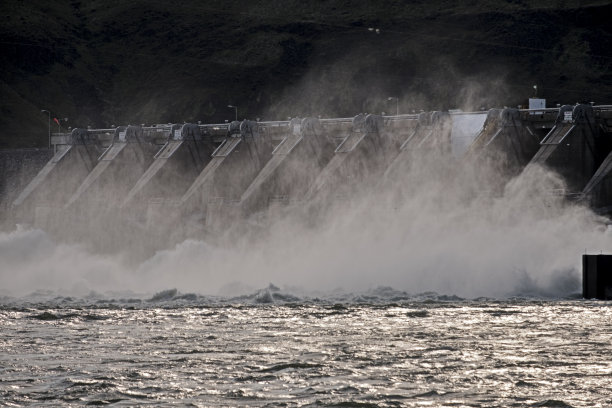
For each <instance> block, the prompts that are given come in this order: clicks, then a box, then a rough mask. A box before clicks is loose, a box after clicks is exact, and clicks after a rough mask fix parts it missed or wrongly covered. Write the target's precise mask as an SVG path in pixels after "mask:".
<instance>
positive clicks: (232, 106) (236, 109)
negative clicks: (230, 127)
mask: <svg viewBox="0 0 612 408" xmlns="http://www.w3.org/2000/svg"><path fill="white" fill-rule="evenodd" d="M227 107H228V108H234V110H235V111H236V121H238V107H237V106H234V105H227Z"/></svg>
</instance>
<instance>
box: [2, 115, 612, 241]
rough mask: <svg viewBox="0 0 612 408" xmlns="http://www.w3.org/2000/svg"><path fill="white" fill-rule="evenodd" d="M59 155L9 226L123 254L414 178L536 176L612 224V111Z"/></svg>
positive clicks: (211, 139)
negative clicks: (552, 179) (554, 179)
mask: <svg viewBox="0 0 612 408" xmlns="http://www.w3.org/2000/svg"><path fill="white" fill-rule="evenodd" d="M53 144H54V152H55V153H54V155H53V157H52V158H51V159H50V160H49V161H48V162H47V163H46V164H45V165H44V167H42V168H41V169H40V170H39V172H38V173H37V174H36V176H35V177H33V178H32V179H31V180H30V181H29V182H28V183H26V184H25V185H23V186H22V188H21V189H20V190H19V191H16V192H15V193H14V195H13V196H12V197H10V203H8V204H7V205H6V207H7V208H8V210H7V211H6V216H5V218H6V219H5V222H7V223H12V224H13V225H14V224H15V223H22V224H28V225H32V226H34V227H38V228H41V229H44V230H46V231H48V232H50V233H55V234H58V235H59V236H63V237H66V238H67V239H70V240H76V241H83V242H91V243H93V244H94V245H95V246H97V247H98V248H100V249H102V250H103V251H111V252H112V251H117V250H119V249H121V247H122V246H123V245H125V243H126V242H129V243H130V245H135V244H136V243H137V244H138V245H141V246H142V247H143V250H145V249H144V248H148V249H149V250H150V249H151V248H153V249H155V248H156V249H159V248H164V247H165V246H168V245H172V244H174V243H177V242H181V240H184V239H187V238H201V237H209V238H212V239H216V238H215V237H219V236H223V235H224V234H226V233H227V231H230V230H234V231H241V232H239V234H241V233H244V231H246V228H247V227H248V228H250V229H251V230H252V229H253V228H254V229H255V230H258V229H261V228H263V226H265V225H269V224H270V223H272V222H274V221H276V220H278V219H282V218H283V217H287V216H289V215H292V216H294V215H296V214H299V215H298V217H301V218H302V219H308V220H310V219H311V218H312V217H315V218H316V216H317V214H320V213H324V212H325V211H327V210H328V209H330V208H331V207H334V208H338V207H340V208H342V207H343V206H344V205H348V204H349V203H350V204H354V203H355V201H358V200H359V197H363V196H364V195H365V196H369V197H376V196H377V195H381V197H382V196H384V197H385V200H387V199H389V201H390V205H391V207H392V206H393V205H394V204H393V202H394V201H401V200H403V199H405V197H406V196H407V195H409V194H410V189H403V190H402V189H401V188H397V184H398V183H401V180H403V179H405V178H407V177H414V178H423V179H427V178H436V177H446V178H448V177H461V176H460V174H461V173H464V174H463V176H465V174H469V175H470V176H469V177H470V178H472V179H474V180H477V181H478V183H482V185H483V186H485V185H486V187H483V188H486V189H491V190H492V191H491V194H495V191H494V190H495V188H496V186H498V187H499V186H502V185H503V184H504V183H506V182H507V181H508V180H509V179H510V178H512V177H514V176H516V175H518V174H520V173H521V172H523V171H526V170H527V169H529V168H531V167H534V166H543V167H545V168H548V169H550V170H553V171H554V172H556V173H558V174H559V175H560V176H561V177H562V178H563V180H564V181H565V186H564V187H563V189H562V191H555V192H554V194H561V195H563V196H564V197H566V198H567V200H568V201H571V202H581V203H584V204H586V205H588V206H590V207H591V208H592V209H593V210H594V211H595V212H598V213H601V214H604V215H607V214H609V213H610V212H611V210H612V106H607V105H604V106H592V105H588V104H577V105H574V106H570V105H565V106H561V107H558V108H548V109H509V108H505V109H491V110H489V111H486V112H454V111H453V112H450V113H449V112H439V111H434V112H421V113H419V114H407V115H395V116H380V115H374V114H359V115H357V116H355V117H353V118H331V119H320V118H313V117H306V118H293V119H290V120H287V121H267V122H266V121H264V122H260V121H250V120H244V121H242V122H239V121H234V122H230V123H223V124H189V123H186V124H162V125H153V126H119V127H116V128H112V129H74V130H73V131H72V132H71V133H70V134H57V135H55V136H54V138H53ZM445 166H447V167H449V168H450V170H448V169H446V170H443V169H444V168H445ZM442 173H444V174H442ZM491 180H494V182H491ZM500 188H501V187H500ZM383 192H384V193H383ZM389 192H390V193H389ZM466 194H467V193H466ZM307 222H310V221H307Z"/></svg>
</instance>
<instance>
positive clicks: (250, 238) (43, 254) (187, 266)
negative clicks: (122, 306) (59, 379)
mask: <svg viewBox="0 0 612 408" xmlns="http://www.w3.org/2000/svg"><path fill="white" fill-rule="evenodd" d="M415 166H416V167H415ZM458 170H459V167H458V164H457V163H455V162H452V161H444V160H429V161H422V162H418V163H416V164H414V165H412V167H411V168H410V169H409V171H408V172H407V173H405V174H403V175H402V177H400V178H398V179H397V180H394V182H393V183H386V184H385V185H386V186H387V187H384V188H382V187H380V184H377V183H374V184H375V186H370V187H369V188H368V189H365V190H363V189H362V190H357V191H356V192H355V193H354V194H353V195H352V196H351V197H344V198H343V199H342V200H337V201H336V202H333V203H330V204H328V205H326V206H324V207H318V208H317V209H318V210H320V211H321V212H320V213H317V214H316V221H315V222H313V221H312V217H311V216H308V214H307V213H308V211H312V208H311V209H308V208H296V209H295V211H294V212H293V213H289V214H288V215H285V216H284V217H279V218H278V220H277V221H276V222H274V223H272V225H271V226H269V227H267V228H260V227H257V226H253V230H251V231H248V232H247V233H246V234H243V235H242V238H240V237H237V236H234V237H233V238H232V240H231V241H230V242H229V243H228V241H223V240H215V239H214V238H210V239H206V240H198V239H187V240H185V241H183V242H180V243H179V244H177V245H176V246H174V247H172V248H168V249H164V250H160V251H158V252H156V253H155V254H154V255H153V256H151V257H149V258H148V259H146V260H145V261H143V262H139V263H137V264H133V263H129V262H126V261H125V259H126V258H127V257H128V255H129V252H130V243H129V242H126V243H125V250H124V251H123V252H120V253H117V254H114V255H108V254H97V253H94V252H92V251H91V250H90V249H88V248H87V247H85V246H81V245H75V244H66V243H62V242H58V241H56V240H54V239H53V238H51V237H50V236H49V235H47V234H46V233H45V232H44V231H42V230H37V229H27V228H22V227H18V228H17V229H16V230H15V231H12V232H8V233H0V257H1V258H2V264H1V265H0V288H1V289H0V293H1V294H3V295H9V296H20V295H24V294H27V293H30V292H33V291H36V290H51V291H56V292H57V293H61V294H71V295H84V294H87V293H89V292H91V291H95V292H99V293H104V292H107V291H112V292H121V291H132V292H136V293H152V292H156V291H159V290H163V289H168V288H177V289H178V290H179V291H182V292H190V293H193V292H195V293H199V294H218V293H223V294H228V295H231V294H239V293H240V292H243V291H248V290H250V289H249V288H252V289H257V288H261V287H265V286H267V285H268V284H269V283H274V284H275V285H277V286H280V287H281V288H284V290H288V291H299V292H300V293H320V292H326V291H332V290H346V291H365V290H368V289H372V288H375V287H378V286H391V287H393V288H395V289H397V290H404V291H406V292H408V293H421V292H426V291H434V292H437V293H440V294H449V295H458V296H462V297H470V298H473V297H480V296H486V297H507V296H514V295H536V296H567V295H570V294H572V293H577V292H579V284H580V270H579V262H580V255H581V254H582V253H583V252H584V251H585V250H588V251H599V250H604V249H606V248H609V247H610V245H611V244H612V233H611V232H610V231H609V229H608V228H607V227H606V225H605V223H604V222H603V220H602V219H601V218H600V217H598V216H596V215H595V214H593V213H592V212H591V211H590V210H588V209H587V208H586V207H583V206H579V205H574V204H568V203H567V202H566V201H565V200H564V199H563V197H561V196H560V195H557V194H555V191H559V190H560V189H563V186H564V184H563V181H562V180H561V179H560V178H559V177H558V176H556V175H555V174H554V173H552V172H550V171H547V170H545V169H543V168H540V167H530V168H528V170H526V171H525V172H523V173H522V174H520V175H519V176H518V177H516V178H513V179H511V180H510V181H508V182H507V183H505V184H504V185H503V188H502V190H501V191H500V192H498V193H496V192H494V191H493V189H494V187H493V186H486V185H483V184H482V180H479V179H478V178H477V177H474V173H471V172H470V170H469V169H463V171H462V173H461V174H458V173H457V172H458ZM472 171H474V172H475V171H476V170H475V169H474V168H472ZM488 187H491V188H488Z"/></svg>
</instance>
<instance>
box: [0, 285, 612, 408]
mask: <svg viewBox="0 0 612 408" xmlns="http://www.w3.org/2000/svg"><path fill="white" fill-rule="evenodd" d="M0 303H2V307H1V308H0V325H1V328H2V336H1V337H0V361H1V364H0V401H1V402H0V405H7V406H12V405H29V404H35V405H47V406H60V405H64V406H70V405H85V404H91V405H105V404H113V405H115V406H122V405H124V406H134V405H137V406H142V405H152V406H160V405H189V404H191V405H193V406H368V407H370V406H372V407H387V406H406V407H417V406H445V407H464V406H465V407H490V406H500V407H502V406H503V407H511V406H519V407H524V406H536V407H540V406H545V407H569V406H571V407H604V406H610V405H612V396H611V394H610V390H611V389H612V358H611V356H612V344H611V341H610V339H611V335H612V309H611V308H610V307H609V304H608V303H604V302H586V301H581V300H554V301H551V300H533V299H530V300H525V299H522V300H521V299H519V300H516V299H515V300H505V301H493V300H470V301H468V300H461V299H454V298H447V297H440V296H435V295H429V296H421V297H413V298H401V297H399V298H398V297H387V298H383V299H381V298H376V297H368V296H356V297H352V298H350V299H349V298H348V297H347V298H344V299H340V300H338V299H331V300H330V299H328V300H321V299H313V298H309V299H301V298H294V297H291V296H284V295H282V294H281V293H280V292H270V291H264V292H261V293H258V294H257V295H256V296H252V297H244V298H238V299H233V300H231V301H229V300H223V299H217V298H215V299H213V298H204V297H199V296H195V295H190V296H182V297H181V296H179V295H177V294H176V293H173V292H169V293H166V295H163V296H158V298H155V299H148V300H146V299H137V298H130V299H122V300H112V299H106V300H105V299H97V300H96V299H71V298H55V299H46V300H40V299H38V300H37V298H36V297H33V298H23V299H11V298H5V299H0Z"/></svg>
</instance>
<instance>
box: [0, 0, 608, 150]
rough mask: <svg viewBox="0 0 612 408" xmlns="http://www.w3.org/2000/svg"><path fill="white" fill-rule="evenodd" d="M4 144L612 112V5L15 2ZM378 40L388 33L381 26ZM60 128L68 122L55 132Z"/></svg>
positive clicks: (9, 30) (9, 0)
mask: <svg viewBox="0 0 612 408" xmlns="http://www.w3.org/2000/svg"><path fill="white" fill-rule="evenodd" d="M0 10H1V13H2V14H0V15H2V16H3V18H2V21H1V22H0V38H1V40H0V47H1V49H2V55H3V58H2V59H1V60H0V73H1V77H0V96H1V98H0V110H1V113H2V115H0V126H1V127H2V130H3V131H2V133H1V135H0V148H4V147H33V146H44V145H45V144H46V143H47V142H46V141H47V118H46V115H45V114H42V113H40V110H41V109H50V110H52V111H53V115H54V116H58V117H68V118H69V119H70V120H69V123H68V125H70V126H73V127H74V126H79V127H84V126H87V125H91V126H110V125H112V124H119V123H154V122H182V121H197V120H201V121H203V122H219V121H223V120H225V119H231V118H232V117H233V114H234V112H233V109H230V108H228V107H227V105H228V104H233V105H237V106H238V107H239V116H240V117H241V118H242V117H249V118H257V117H259V118H262V119H281V118H285V117H287V116H296V115H323V116H336V115H340V116H345V115H353V114H355V113H358V112H364V111H368V112H380V111H387V112H392V111H394V110H395V104H394V102H389V101H387V98H388V97H389V96H393V97H398V98H399V103H400V111H402V112H407V111H411V110H413V109H416V110H418V109H448V108H455V107H460V108H464V109H475V108H480V107H482V106H484V107H490V106H503V105H512V106H513V105H518V104H523V103H525V101H526V98H527V97H528V96H530V95H531V94H532V92H533V89H532V86H533V85H534V84H537V85H538V88H539V93H540V95H542V96H544V97H546V98H547V99H548V100H549V103H551V104H552V103H574V102H577V101H591V100H592V101H595V102H606V103H612V75H611V72H612V71H611V69H610V64H611V62H612V51H611V50H612V29H611V28H610V24H609V20H608V16H610V15H612V6H611V4H610V2H606V1H596V0H592V1H589V0H581V1H578V0H568V1H562V0H559V1H545V0H542V1H535V2H527V1H522V0H486V1H485V0H473V1H468V2H451V1H437V2H427V1H414V2H411V3H410V4H408V3H407V2H404V1H391V0H388V1H381V2H372V1H366V0H362V1H359V0H357V1H343V0H329V1H326V2H304V1H296V0H286V1H277V0H256V1H247V0H234V1H206V2H200V1H192V0H185V1H182V2H173V3H170V2H166V1H161V0H148V1H144V0H135V1H131V2H124V1H103V0H82V1H76V0H75V1H55V2H48V1H41V0H30V1H27V2H26V1H17V0H5V1H4V2H2V4H1V5H0ZM377 30H378V31H377ZM54 129H56V127H54Z"/></svg>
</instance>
